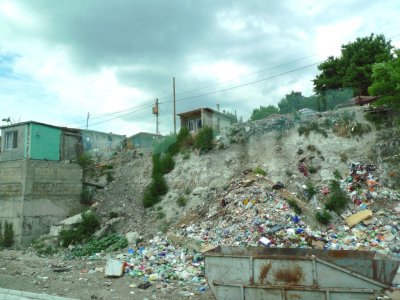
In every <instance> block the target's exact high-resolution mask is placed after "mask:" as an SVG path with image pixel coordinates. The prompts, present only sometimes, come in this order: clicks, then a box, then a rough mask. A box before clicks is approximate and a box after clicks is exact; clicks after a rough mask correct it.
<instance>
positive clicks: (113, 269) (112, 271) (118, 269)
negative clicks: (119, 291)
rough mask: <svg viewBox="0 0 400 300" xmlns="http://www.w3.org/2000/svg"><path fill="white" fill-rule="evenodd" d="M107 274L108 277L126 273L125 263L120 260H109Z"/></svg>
mask: <svg viewBox="0 0 400 300" xmlns="http://www.w3.org/2000/svg"><path fill="white" fill-rule="evenodd" d="M105 274H106V276H107V277H121V276H122V275H123V274H124V263H123V262H120V261H119V260H115V259H109V260H107V264H106V270H105Z"/></svg>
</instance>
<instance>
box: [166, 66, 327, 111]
mask: <svg viewBox="0 0 400 300" xmlns="http://www.w3.org/2000/svg"><path fill="white" fill-rule="evenodd" d="M320 63H321V62H316V63H313V64H310V65H307V66H303V67H300V68H297V69H294V70H290V71H286V72H283V73H280V74H276V75H273V76H269V77H265V78H262V79H258V80H255V81H251V82H247V83H243V84H240V85H237V86H233V87H229V88H226V89H222V90H218V91H214V92H209V93H204V94H200V95H195V96H191V97H186V98H182V99H177V100H176V101H184V100H190V99H194V98H199V97H203V96H208V95H213V94H217V93H222V92H226V91H230V90H234V89H237V88H241V87H244V86H247V85H251V84H255V83H258V82H261V81H265V80H268V79H273V78H276V77H279V76H283V75H286V74H290V73H293V72H296V71H300V70H303V69H306V68H309V67H312V66H315V65H317V64H320ZM170 102H172V101H165V102H159V104H164V103H170Z"/></svg>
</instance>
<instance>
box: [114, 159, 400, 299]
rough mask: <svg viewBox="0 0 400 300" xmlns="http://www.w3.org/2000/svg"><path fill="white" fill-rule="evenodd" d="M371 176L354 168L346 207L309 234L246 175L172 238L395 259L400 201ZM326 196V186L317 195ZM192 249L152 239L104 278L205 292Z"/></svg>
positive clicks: (399, 246)
mask: <svg viewBox="0 0 400 300" xmlns="http://www.w3.org/2000/svg"><path fill="white" fill-rule="evenodd" d="M373 170H374V168H373V167H372V166H369V167H368V168H366V166H364V165H360V164H354V165H352V166H351V168H350V175H349V176H348V177H346V178H345V179H343V180H341V187H342V188H343V189H344V190H346V191H347V193H348V195H349V197H350V198H351V202H350V203H349V205H348V208H347V210H346V212H345V213H344V214H342V215H341V216H338V217H337V218H336V219H334V221H333V222H332V223H331V224H330V225H328V226H322V225H321V227H320V228H314V229H313V228H310V227H309V226H308V225H307V224H306V223H305V222H304V221H303V219H302V216H301V215H297V214H296V213H295V212H294V210H293V209H292V208H291V207H290V206H289V204H288V203H287V201H286V199H284V198H283V197H282V196H281V194H280V193H279V191H278V190H277V189H273V188H266V185H265V177H263V176H261V175H253V174H247V175H243V177H240V178H236V179H233V180H232V181H231V183H230V185H229V186H228V187H227V189H226V190H225V191H224V192H223V193H222V195H221V196H220V198H219V199H218V201H214V202H213V203H212V204H211V205H210V209H209V211H208V214H207V215H206V217H205V218H197V219H195V218H188V220H189V221H187V222H186V223H183V224H180V225H179V226H177V228H175V230H174V232H173V233H174V234H175V235H176V236H178V237H181V238H182V239H186V240H189V241H195V242H196V243H199V244H200V245H201V246H202V247H203V249H207V248H208V249H209V248H210V247H213V246H218V245H230V246H245V247H246V246H264V247H286V248H299V247H300V248H319V249H331V250H339V249H342V250H346V249H352V250H370V251H377V252H381V253H384V254H388V255H390V256H392V257H395V258H397V259H399V258H400V232H399V231H400V222H399V221H400V201H399V198H400V195H399V193H398V192H395V191H391V190H388V189H385V188H384V187H382V186H380V185H379V184H378V181H377V180H375V179H374V178H373V175H372V173H371V172H372V171H373ZM328 194H329V190H328V189H327V188H326V187H323V188H322V189H321V196H320V197H321V198H322V197H323V196H324V195H328ZM378 202H379V203H378ZM378 204H379V205H378ZM310 205H311V204H310ZM321 206H322V204H321ZM194 213H195V212H194ZM194 248H195V247H192V248H191V247H184V246H180V247H178V246H177V245H175V244H174V245H173V243H172V242H171V240H169V239H167V238H166V237H158V236H156V237H154V238H153V239H152V240H149V241H148V242H144V243H139V244H136V245H133V246H132V247H131V248H129V249H128V252H127V253H124V254H119V255H117V256H116V257H115V258H116V259H117V260H116V262H114V264H116V267H115V266H114V268H113V267H111V266H110V267H109V268H106V275H107V276H122V275H124V274H125V276H132V277H135V278H140V279H142V281H143V284H142V285H140V286H138V288H148V287H149V286H151V285H153V284H155V285H156V286H157V287H158V288H161V289H168V288H170V287H171V286H174V285H179V284H182V285H183V284H185V283H188V282H192V283H194V284H195V285H197V291H200V292H202V291H204V290H205V289H206V288H207V284H206V281H205V279H204V265H203V257H202V254H201V250H199V249H195V250H194ZM109 263H110V264H112V263H111V262H109ZM107 270H108V271H107ZM110 270H111V271H110ZM113 270H114V271H113ZM115 270H116V271H115ZM107 272H108V273H107ZM189 293H190V292H189ZM188 296H189V295H188Z"/></svg>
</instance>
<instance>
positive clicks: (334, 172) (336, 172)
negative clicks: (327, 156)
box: [333, 170, 342, 179]
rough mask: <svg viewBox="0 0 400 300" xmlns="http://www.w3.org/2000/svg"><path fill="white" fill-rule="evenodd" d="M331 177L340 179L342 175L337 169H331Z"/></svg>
mask: <svg viewBox="0 0 400 300" xmlns="http://www.w3.org/2000/svg"><path fill="white" fill-rule="evenodd" d="M333 177H334V178H335V179H342V175H340V172H339V170H335V171H333Z"/></svg>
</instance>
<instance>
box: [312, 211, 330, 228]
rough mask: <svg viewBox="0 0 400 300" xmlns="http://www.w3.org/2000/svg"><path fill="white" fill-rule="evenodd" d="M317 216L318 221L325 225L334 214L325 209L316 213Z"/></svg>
mask: <svg viewBox="0 0 400 300" xmlns="http://www.w3.org/2000/svg"><path fill="white" fill-rule="evenodd" d="M315 218H316V219H317V221H318V222H319V223H321V224H323V225H328V224H329V222H330V221H331V220H332V216H331V214H330V213H329V211H327V210H323V211H322V212H320V211H318V212H316V213H315Z"/></svg>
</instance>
